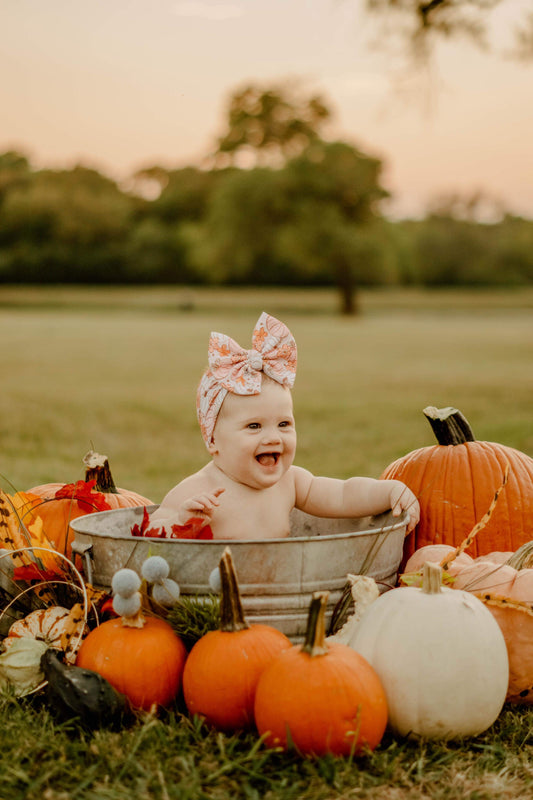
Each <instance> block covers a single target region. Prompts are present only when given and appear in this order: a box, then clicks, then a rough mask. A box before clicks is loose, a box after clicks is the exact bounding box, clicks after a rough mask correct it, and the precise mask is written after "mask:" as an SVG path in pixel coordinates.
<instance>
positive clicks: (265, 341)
mask: <svg viewBox="0 0 533 800" xmlns="http://www.w3.org/2000/svg"><path fill="white" fill-rule="evenodd" d="M296 355H297V354H296V342H295V341H294V337H293V335H292V334H291V332H290V330H289V329H288V328H287V326H286V325H284V324H283V322H280V321H279V320H278V319H276V318H275V317H271V316H270V315H269V314H266V313H265V312H263V313H262V314H261V316H260V317H259V319H258V320H257V322H256V324H255V328H254V332H253V336H252V349H251V350H244V349H243V348H242V347H240V345H238V344H237V342H236V341H234V340H233V339H231V338H230V337H229V336H226V335H225V334H223V333H214V332H213V333H211V336H210V339H209V352H208V364H209V365H208V368H207V369H206V371H205V372H204V374H203V375H202V378H201V380H200V385H199V386H198V392H197V395H196V411H197V414H198V422H199V423H200V428H201V431H202V436H203V437H204V441H205V443H206V445H207V447H209V445H210V444H211V442H212V438H213V431H214V428H215V424H216V421H217V417H218V414H219V412H220V409H221V407H222V403H223V402H224V398H225V397H226V395H227V394H228V392H231V393H232V394H240V395H252V394H260V392H261V381H262V375H261V373H262V372H263V373H264V374H265V375H267V376H268V377H269V378H272V379H273V380H275V381H276V382H277V383H280V384H281V385H282V386H288V387H289V388H292V386H293V385H294V378H295V376H296Z"/></svg>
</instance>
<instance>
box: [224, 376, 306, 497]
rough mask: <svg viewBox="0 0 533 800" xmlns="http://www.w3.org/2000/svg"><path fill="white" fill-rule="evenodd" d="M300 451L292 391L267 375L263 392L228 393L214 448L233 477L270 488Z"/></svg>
mask: <svg viewBox="0 0 533 800" xmlns="http://www.w3.org/2000/svg"><path fill="white" fill-rule="evenodd" d="M295 451H296V428H295V425H294V417H293V413H292V396H291V393H290V390H289V389H287V388H286V387H284V386H281V385H280V384H279V383H276V382H275V381H272V380H265V379H263V384H262V388H261V394H255V395H236V394H229V393H228V394H227V395H226V398H225V400H224V403H223V404H222V408H221V409H220V414H219V416H218V419H217V423H216V425H215V430H214V442H213V444H212V445H211V446H210V448H209V452H210V453H211V455H212V457H213V461H214V463H215V464H216V465H217V467H218V468H219V469H221V470H222V472H224V473H225V474H226V475H228V477H230V478H232V479H233V480H235V481H237V482H238V483H243V484H245V485H247V486H251V487H252V488H254V489H266V488H268V487H269V486H273V485H274V484H275V483H277V482H278V481H279V480H280V478H281V477H282V476H283V475H284V474H285V473H286V472H287V470H288V469H289V467H290V466H291V464H292V462H293V460H294V454H295Z"/></svg>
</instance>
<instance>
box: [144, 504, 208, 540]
mask: <svg viewBox="0 0 533 800" xmlns="http://www.w3.org/2000/svg"><path fill="white" fill-rule="evenodd" d="M149 523H150V515H149V514H148V510H147V508H146V506H145V508H144V512H143V518H142V522H141V524H140V525H138V524H135V525H133V526H132V528H131V535H132V536H145V537H147V538H151V539H167V538H169V539H212V538H213V531H212V530H211V526H210V525H204V524H203V523H204V520H203V519H201V518H200V517H192V518H191V519H190V520H189V521H188V522H187V523H186V524H185V525H172V526H171V531H172V533H171V534H170V536H169V537H167V534H166V531H165V528H164V527H153V528H149V527H148V525H149Z"/></svg>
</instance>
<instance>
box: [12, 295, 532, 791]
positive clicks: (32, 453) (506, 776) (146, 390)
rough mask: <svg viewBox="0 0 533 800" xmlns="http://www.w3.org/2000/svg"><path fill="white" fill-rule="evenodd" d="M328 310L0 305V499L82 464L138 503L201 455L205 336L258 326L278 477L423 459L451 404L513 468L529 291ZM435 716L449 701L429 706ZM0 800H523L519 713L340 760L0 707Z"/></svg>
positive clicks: (196, 299)
mask: <svg viewBox="0 0 533 800" xmlns="http://www.w3.org/2000/svg"><path fill="white" fill-rule="evenodd" d="M336 300H337V299H336V297H335V294H334V293H332V292H328V291H322V290H321V291H313V292H305V291H301V290H297V291H285V290H268V291H263V290H260V291H254V292H252V291H237V290H233V291H226V290H219V291H215V290H205V291H200V290H194V291H192V292H190V291H189V290H184V289H179V288H176V289H168V290H165V289H160V288H159V289H153V290H152V289H147V290H137V289H135V290H133V289H131V290H130V289H128V290H125V289H124V290H122V289H121V290H112V289H106V290H99V289H84V288H80V289H70V288H69V289H66V288H62V289H42V290H41V289H19V288H10V287H4V288H2V289H0V341H1V343H2V365H3V371H2V387H1V391H0V441H1V446H2V465H1V467H0V472H1V473H2V475H3V476H4V480H3V482H2V483H3V485H4V487H5V488H7V487H8V486H9V484H12V485H14V486H15V487H16V488H17V489H28V488H30V487H32V486H34V485H36V484H40V483H43V482H47V481H59V482H71V481H74V480H77V479H79V478H81V477H83V466H82V458H83V455H84V454H85V452H86V451H87V450H89V449H90V448H93V449H96V450H98V451H100V452H104V453H106V454H107V455H108V456H109V459H110V462H111V466H112V469H113V472H114V476H115V479H116V482H117V484H118V485H120V486H123V487H126V488H130V489H134V490H137V491H138V492H141V493H143V494H145V495H147V496H148V497H151V498H152V499H153V500H154V502H158V501H159V500H160V499H161V498H162V496H163V494H164V493H165V492H166V491H167V489H169V488H170V487H171V486H172V485H174V484H175V483H176V482H177V481H178V480H179V479H180V478H182V477H183V476H185V475H186V474H188V473H189V472H190V471H191V470H194V469H197V468H198V467H199V466H201V465H202V464H203V463H204V462H205V460H206V456H207V453H206V451H205V447H204V445H203V442H202V439H201V436H200V433H199V429H198V426H197V422H196V417H195V401H194V398H195V391H196V385H197V382H198V379H199V376H200V373H201V371H202V369H203V367H204V365H205V362H206V358H207V342H208V337H209V332H210V331H211V330H221V331H223V332H226V333H228V334H229V335H231V336H233V337H234V338H236V339H237V341H239V342H240V344H242V345H243V346H245V347H249V346H250V337H251V331H252V327H253V324H254V322H255V320H256V319H257V317H258V316H259V313H260V312H261V311H262V310H266V311H269V312H270V313H273V314H275V315H277V316H280V317H281V318H282V319H283V320H284V321H285V322H286V323H287V324H288V325H289V327H290V328H291V330H292V331H293V333H294V335H295V337H296V340H297V343H298V347H299V368H298V375H297V381H296V387H295V390H294V400H295V408H296V416H297V426H298V435H299V447H298V455H297V463H299V464H301V465H302V466H305V467H307V468H309V469H311V470H313V471H314V472H316V473H322V474H329V475H333V476H338V477H347V476H349V475H352V474H366V475H372V476H378V475H379V474H380V473H381V471H382V470H383V469H384V467H385V466H386V465H387V464H388V463H389V462H390V461H392V460H393V459H395V458H397V457H398V456H400V455H403V454H404V453H406V452H408V451H410V450H412V449H414V448H417V447H423V446H425V445H429V444H432V443H433V434H432V432H431V430H430V427H429V425H428V423H427V421H426V420H425V418H424V416H423V414H422V409H423V408H424V407H425V406H427V405H435V406H448V405H453V406H456V407H458V408H460V409H461V410H462V411H463V413H464V414H465V416H466V417H467V418H468V419H469V421H470V423H471V424H472V427H473V429H474V432H475V434H476V435H477V437H478V438H479V439H485V440H492V441H498V442H502V443H505V444H507V445H511V446H513V447H516V448H518V449H520V450H523V451H524V452H526V453H528V454H529V455H531V456H533V425H532V410H531V408H532V404H531V398H532V397H533V369H531V365H532V364H533V324H532V317H533V291H519V292H498V293H490V292H483V293H479V292H463V293H458V292H442V293H437V292H433V293H423V292H420V291H414V290H413V291H402V292H399V291H397V292H392V291H387V292H384V291H382V292H363V293H362V294H361V298H360V300H361V314H360V315H359V316H358V317H354V318H350V319H348V318H342V317H341V316H338V315H337V314H336ZM443 702H453V698H443ZM0 715H1V717H0V718H1V720H2V724H1V726H0V741H1V747H0V774H1V775H2V780H1V782H0V800H18V798H20V799H21V800H22V798H24V800H42V799H43V798H44V800H67V799H68V800H70V799H71V798H84V800H118V799H119V798H120V799H121V800H122V799H123V800H126V799H127V800H130V799H131V798H143V799H144V798H150V799H151V798H161V800H170V799H172V800H174V798H176V799H177V798H179V799H180V800H193V799H194V800H196V799H197V800H230V799H233V798H239V800H240V798H243V800H256V799H257V800H260V799H261V800H262V798H266V800H274V799H277V798H280V800H333V798H342V799H343V800H359V798H379V799H381V798H383V799H384V800H415V799H416V800H418V798H420V799H422V798H428V797H431V798H435V799H436V800H441V799H442V800H459V799H460V798H469V800H485V799H486V798H487V799H488V798H491V799H494V800H505V799H506V798H526V797H532V796H533V767H532V766H531V764H532V763H533V761H532V759H533V712H531V711H529V710H528V708H527V707H521V708H511V707H506V708H505V710H504V712H503V713H502V715H501V716H500V718H499V720H498V721H497V723H496V724H495V725H494V726H493V728H492V729H491V730H490V731H488V732H487V733H486V734H484V735H483V736H479V737H476V738H474V739H470V740H467V741H465V742H459V743H453V744H442V743H434V744H431V743H427V742H406V741H400V740H397V739H395V738H393V737H392V736H390V735H389V734H387V735H386V737H385V738H384V740H383V742H382V744H381V745H380V747H379V748H378V749H377V750H376V752H375V753H374V754H373V755H369V756H367V757H364V758H361V759H358V760H357V761H353V762H350V761H349V760H343V759H334V758H325V759H320V760H317V761H312V760H308V759H301V758H300V757H298V756H297V755H296V754H293V753H292V754H286V755H284V754H280V753H276V752H273V751H269V750H265V749H263V748H262V747H261V746H259V745H258V743H257V739H256V737H255V736H254V735H253V734H246V735H244V734H243V735H240V736H232V737H228V736H223V735H219V734H216V733H214V732H208V731H206V730H205V729H203V728H201V727H198V726H196V725H194V724H192V723H191V722H190V721H188V720H187V719H186V718H184V717H182V716H181V715H180V713H179V707H178V708H177V709H174V710H171V711H170V712H169V713H168V714H166V715H163V716H162V717H161V718H160V719H157V720H156V719H145V720H139V721H137V722H135V723H133V724H132V725H131V726H128V727H126V728H125V729H122V730H118V731H108V730H102V731H98V732H95V733H90V732H87V731H83V730H82V729H80V728H79V727H78V726H77V725H76V724H75V723H74V722H72V721H59V720H57V719H56V718H54V717H53V716H52V713H51V710H50V707H49V706H48V704H47V703H46V700H45V698H43V697H40V696H39V697H33V698H29V699H25V700H14V699H13V698H10V697H3V698H2V699H0Z"/></svg>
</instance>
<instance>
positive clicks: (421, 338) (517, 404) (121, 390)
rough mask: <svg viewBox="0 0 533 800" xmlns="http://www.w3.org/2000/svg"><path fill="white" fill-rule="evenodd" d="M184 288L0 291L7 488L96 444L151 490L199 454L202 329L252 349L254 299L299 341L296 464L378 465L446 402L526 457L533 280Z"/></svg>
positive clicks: (353, 470) (128, 478)
mask: <svg viewBox="0 0 533 800" xmlns="http://www.w3.org/2000/svg"><path fill="white" fill-rule="evenodd" d="M184 295H185V290H181V289H168V290H163V289H157V290H145V291H143V290H119V291H112V290H96V289H89V290H84V289H79V290H73V289H68V290H65V289H62V290H60V289H57V290H48V289H47V290H42V291H39V290H36V289H28V290H14V289H3V290H1V291H0V341H1V342H2V362H3V374H2V391H1V392H0V426H1V427H0V431H1V434H0V436H1V439H0V440H1V442H2V465H1V467H0V472H1V473H2V474H3V475H4V476H5V477H6V478H7V479H8V480H9V481H11V482H12V484H13V485H14V486H16V487H17V488H18V489H27V488H30V487H31V486H34V485H36V484H39V483H44V482H48V481H60V482H71V481H73V480H76V479H78V478H80V477H83V466H82V463H81V461H82V458H83V456H84V454H85V453H86V451H87V450H89V449H90V448H94V449H96V450H97V451H99V452H104V453H106V454H107V455H108V456H109V459H110V462H111V466H112V469H113V472H114V475H115V480H116V482H117V484H118V485H120V486H122V487H125V488H130V489H134V490H136V491H138V492H140V493H142V494H145V495H146V496H148V497H150V498H151V499H153V500H154V501H155V502H159V501H160V500H161V499H162V496H163V495H164V493H165V492H166V491H167V489H169V488H170V487H171V486H172V485H174V483H176V482H177V481H178V480H179V479H180V478H182V477H183V476H184V475H186V474H188V473H189V472H190V471H191V470H195V469H197V468H198V467H200V466H201V465H202V464H203V463H204V461H205V459H206V455H207V454H206V452H205V448H204V445H203V442H202V439H201V436H200V433H199V429H198V425H197V422H196V413H195V392H196V386H197V383H198V379H199V377H200V374H201V372H202V370H203V368H204V366H205V363H206V360H207V342H208V337H209V333H210V331H211V330H221V331H224V332H226V333H228V334H230V335H231V336H233V337H234V338H236V339H237V341H239V343H241V344H242V345H243V346H245V347H249V346H251V342H250V337H251V331H252V327H253V324H254V322H255V320H256V319H257V317H258V315H259V313H260V312H261V311H262V310H263V309H265V310H267V311H269V312H271V313H274V314H277V315H279V316H280V317H281V318H282V319H283V320H284V321H285V322H286V323H287V324H288V325H289V327H290V328H291V330H292V331H293V333H294V335H295V337H296V340H297V343H298V348H299V366H298V375H297V380H296V386H295V390H294V401H295V411H296V417H297V426H298V437H299V445H298V453H297V462H298V463H299V464H301V465H302V466H305V467H307V468H309V469H311V470H312V471H315V472H321V473H323V474H328V475H333V476H338V477H346V476H349V475H352V474H367V475H371V476H377V475H379V474H380V473H381V471H382V470H383V469H384V468H385V466H387V464H388V463H389V462H390V461H392V460H393V459H395V458H397V457H398V456H400V455H403V454H404V453H406V452H408V451H410V450H412V449H414V448H417V447H423V446H425V445H429V444H432V443H433V434H432V433H431V430H430V428H429V425H428V423H427V422H426V420H425V418H424V416H423V414H422V409H423V408H424V407H425V406H427V405H435V406H439V407H440V406H448V405H453V406H456V407H458V408H460V409H461V410H462V411H463V413H464V414H465V415H466V417H467V418H468V419H469V420H470V422H471V424H472V427H473V429H474V432H475V434H476V436H477V438H479V439H485V440H489V441H499V442H503V443H505V444H507V445H510V446H513V447H516V448H518V449H520V450H523V451H525V452H526V453H529V454H531V455H533V426H532V425H531V397H532V396H533V370H531V369H528V367H529V365H530V364H532V363H533V325H532V317H533V310H532V309H533V292H520V293H514V292H513V293H505V294H504V293H496V294H487V293H484V294H478V293H477V294H476V293H473V292H470V293H466V294H465V293H463V294H457V293H443V294H440V295H439V294H435V293H432V294H423V293H420V292H403V293H401V292H396V293H391V292H376V293H364V294H363V295H362V297H361V309H362V310H361V314H360V315H359V316H358V317H354V318H343V317H341V316H338V315H337V314H336V313H335V302H336V298H335V295H334V294H333V293H331V292H325V291H320V292H307V293H306V292H303V291H301V290H297V291H295V292H290V291H280V290H278V291H264V292H263V291H260V292H250V291H243V292H237V291H232V292H225V291H223V290H220V291H218V292H216V291H214V290H209V291H205V292H201V291H199V290H195V291H194V293H193V294H192V295H191V296H190V297H189V300H191V299H192V301H193V303H194V304H195V306H194V308H193V309H192V310H183V308H182V306H181V305H180V303H181V301H182V299H183V297H184ZM439 297H440V299H441V300H440V305H438V300H439ZM306 298H307V307H308V309H309V310H308V311H307V312H306V310H305V309H306ZM512 302H514V303H515V307H513V306H512Z"/></svg>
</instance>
